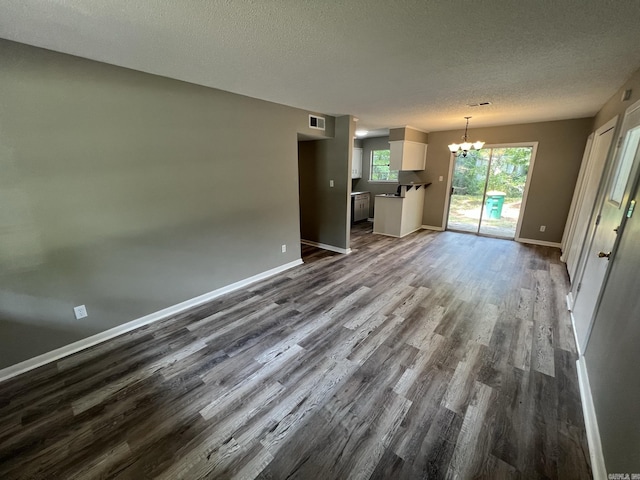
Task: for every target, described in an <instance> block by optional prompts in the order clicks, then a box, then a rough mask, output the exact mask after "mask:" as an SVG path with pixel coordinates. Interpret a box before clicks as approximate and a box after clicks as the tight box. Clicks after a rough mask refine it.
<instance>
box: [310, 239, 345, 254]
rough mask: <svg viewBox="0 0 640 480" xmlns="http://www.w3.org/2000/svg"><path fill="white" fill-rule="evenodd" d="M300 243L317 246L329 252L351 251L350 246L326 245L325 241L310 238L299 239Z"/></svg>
mask: <svg viewBox="0 0 640 480" xmlns="http://www.w3.org/2000/svg"><path fill="white" fill-rule="evenodd" d="M300 243H304V244H305V245H310V246H312V247H318V248H321V249H323V250H329V251H330V252H336V253H344V254H349V253H351V249H350V248H340V247H334V246H333V245H327V244H326V243H318V242H313V241H311V240H300Z"/></svg>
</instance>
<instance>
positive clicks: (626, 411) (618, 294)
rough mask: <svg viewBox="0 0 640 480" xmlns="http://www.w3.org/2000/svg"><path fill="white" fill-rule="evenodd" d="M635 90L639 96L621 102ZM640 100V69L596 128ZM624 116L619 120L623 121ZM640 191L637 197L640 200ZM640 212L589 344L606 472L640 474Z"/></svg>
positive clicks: (628, 228)
mask: <svg viewBox="0 0 640 480" xmlns="http://www.w3.org/2000/svg"><path fill="white" fill-rule="evenodd" d="M628 88H632V89H633V92H634V97H633V98H632V99H630V100H629V101H626V102H622V101H621V100H620V98H621V94H622V92H623V91H624V90H626V89H628ZM639 99H640V71H638V72H636V73H635V74H634V76H633V77H632V78H631V79H630V80H629V81H628V82H627V83H626V84H625V85H623V86H622V88H621V89H620V90H619V91H618V92H617V93H615V94H614V95H613V96H612V97H611V99H610V100H609V101H608V102H607V103H606V104H605V106H604V107H603V108H602V109H601V110H600V112H599V113H598V115H597V117H596V121H595V124H594V127H593V128H594V129H596V128H598V127H599V126H600V125H602V124H604V123H606V122H607V121H608V120H610V119H611V118H613V117H614V116H615V115H621V117H622V116H623V115H624V110H625V109H626V108H628V107H629V106H630V105H632V104H633V103H634V102H635V101H637V100H639ZM621 121H622V118H621V119H620V122H621ZM639 197H640V192H638V191H637V190H636V193H635V196H632V197H631V198H635V199H636V201H640V198H639ZM638 239H640V210H639V209H636V212H635V214H634V215H633V217H632V218H631V219H629V220H628V221H627V223H626V225H625V226H624V228H623V229H622V233H621V235H620V243H619V245H618V249H617V252H616V254H615V258H614V260H613V264H612V266H611V272H610V276H609V279H608V281H607V284H606V287H605V290H604V292H603V295H602V300H601V304H600V307H599V309H598V312H597V314H596V318H595V321H594V325H593V330H592V332H591V337H590V338H589V343H588V344H587V348H586V352H585V361H586V363H587V371H588V374H589V383H590V385H591V393H592V396H593V403H594V406H595V409H596V415H597V419H598V427H599V429H600V437H601V441H602V449H603V453H604V457H605V462H606V466H607V471H608V472H609V473H640V424H639V420H638V419H640V401H639V400H638V399H640V375H639V374H638V364H639V360H638V345H639V343H640V300H638V292H640V275H639V274H638V272H640V241H639V240H638Z"/></svg>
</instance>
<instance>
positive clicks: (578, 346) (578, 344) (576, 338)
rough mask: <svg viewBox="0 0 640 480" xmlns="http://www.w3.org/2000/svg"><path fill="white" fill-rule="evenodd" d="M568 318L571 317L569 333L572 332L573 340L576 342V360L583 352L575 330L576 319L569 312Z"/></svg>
mask: <svg viewBox="0 0 640 480" xmlns="http://www.w3.org/2000/svg"><path fill="white" fill-rule="evenodd" d="M569 316H570V317H571V331H572V332H573V339H574V340H575V341H576V350H577V351H578V358H580V357H581V356H582V355H584V352H583V351H582V349H581V348H580V342H578V331H577V330H576V319H575V317H574V316H573V312H571V311H570V312H569Z"/></svg>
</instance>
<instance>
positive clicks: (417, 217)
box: [373, 183, 431, 237]
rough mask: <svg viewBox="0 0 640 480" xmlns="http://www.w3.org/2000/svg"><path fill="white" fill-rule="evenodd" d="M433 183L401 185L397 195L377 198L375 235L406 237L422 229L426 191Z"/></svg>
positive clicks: (374, 219) (389, 194) (374, 220)
mask: <svg viewBox="0 0 640 480" xmlns="http://www.w3.org/2000/svg"><path fill="white" fill-rule="evenodd" d="M429 185H431V183H411V184H404V185H403V184H401V185H399V187H398V192H397V193H396V194H392V193H386V194H382V195H376V196H375V211H374V218H373V233H378V234H381V235H389V236H391V237H404V236H405V235H408V234H410V233H412V232H415V231H416V230H419V229H420V228H421V227H422V208H423V204H424V189H425V188H427V187H428V186H429Z"/></svg>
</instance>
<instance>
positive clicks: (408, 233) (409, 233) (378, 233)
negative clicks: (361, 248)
mask: <svg viewBox="0 0 640 480" xmlns="http://www.w3.org/2000/svg"><path fill="white" fill-rule="evenodd" d="M418 230H422V227H418V228H416V229H414V230H411V231H410V232H407V233H405V234H404V235H391V234H390V233H382V232H375V231H374V232H373V233H375V234H376V235H384V236H385V237H393V238H404V237H406V236H407V235H411V234H412V233H416V232H417V231H418Z"/></svg>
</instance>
